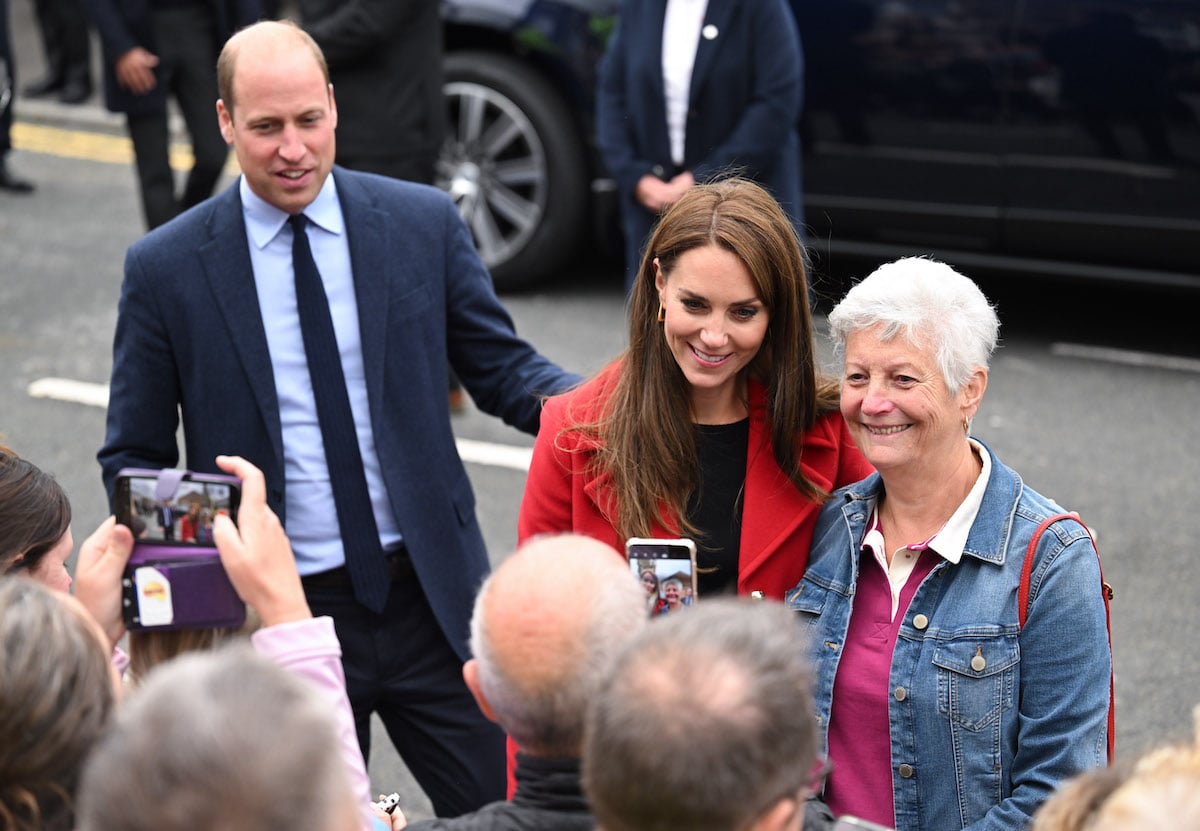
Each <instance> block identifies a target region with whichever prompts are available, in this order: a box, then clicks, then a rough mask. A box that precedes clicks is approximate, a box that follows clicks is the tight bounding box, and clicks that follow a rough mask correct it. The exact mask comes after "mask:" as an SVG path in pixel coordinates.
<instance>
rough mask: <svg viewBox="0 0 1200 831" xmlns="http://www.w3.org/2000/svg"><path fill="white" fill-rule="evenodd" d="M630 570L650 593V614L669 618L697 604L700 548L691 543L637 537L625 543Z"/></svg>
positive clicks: (647, 595)
mask: <svg viewBox="0 0 1200 831" xmlns="http://www.w3.org/2000/svg"><path fill="white" fill-rule="evenodd" d="M625 556H626V558H627V559H628V560H629V569H630V571H632V572H633V574H634V576H635V577H637V578H638V580H640V581H641V583H642V587H643V588H644V589H645V590H646V610H647V612H648V614H650V615H651V616H652V617H653V616H654V615H667V614H671V613H672V612H679V611H682V610H684V609H687V608H690V607H691V606H692V605H693V604H695V603H696V601H697V598H698V595H697V593H696V544H695V543H694V542H693V541H692V540H689V539H682V538H681V539H649V538H642V537H633V538H630V539H629V540H627V541H626V543H625Z"/></svg>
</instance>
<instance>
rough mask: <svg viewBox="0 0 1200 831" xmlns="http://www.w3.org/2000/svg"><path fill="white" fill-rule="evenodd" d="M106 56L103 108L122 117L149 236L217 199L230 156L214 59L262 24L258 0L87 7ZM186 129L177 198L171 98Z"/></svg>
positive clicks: (91, 2) (126, 1)
mask: <svg viewBox="0 0 1200 831" xmlns="http://www.w3.org/2000/svg"><path fill="white" fill-rule="evenodd" d="M84 5H85V7H86V8H87V11H88V14H89V15H90V16H91V19H92V22H93V23H94V24H95V27H96V29H97V31H98V32H99V33H100V40H101V42H102V44H103V51H104V101H105V104H106V106H107V107H108V109H109V110H111V111H112V112H123V113H125V117H126V121H127V124H128V128H129V138H130V139H131V140H132V142H133V154H134V160H135V163H136V166H137V175H138V183H139V185H140V187H141V197H142V212H143V214H144V216H145V220H146V228H147V230H153V229H154V228H157V227H158V226H159V225H162V224H164V223H165V222H167V221H168V220H170V219H172V218H173V217H174V216H175V215H176V214H178V213H179V212H181V211H184V210H186V209H188V208H190V207H192V206H193V205H198V204H200V203H201V202H203V201H204V200H205V199H207V198H208V197H210V196H212V194H213V191H214V190H215V189H216V186H217V182H218V181H220V178H221V173H222V172H223V171H224V169H225V159H226V158H227V156H228V154H229V148H228V147H227V146H226V144H225V140H224V139H223V138H222V137H221V131H220V129H219V128H218V127H217V120H216V119H215V118H214V117H213V107H214V106H215V105H216V101H217V97H218V95H217V54H218V53H219V52H220V51H221V46H222V45H223V44H224V43H225V41H226V39H227V38H228V37H229V36H230V35H231V34H233V33H234V32H235V31H236V30H238V29H240V28H241V27H243V26H246V25H248V24H250V23H253V22H254V21H255V20H258V19H259V17H261V11H262V10H261V7H260V6H259V2H258V0H84ZM168 96H173V97H174V98H175V101H176V103H177V104H178V105H179V110H180V113H181V114H182V115H183V119H184V122H185V123H186V124H187V129H188V133H189V135H190V137H191V144H192V155H193V157H194V159H195V161H194V163H193V165H192V168H191V170H190V171H189V173H188V176H187V181H186V183H185V184H184V188H183V192H182V193H180V194H177V193H176V188H175V174H174V172H173V171H172V169H171V161H170V129H169V121H168V110H167V97H168Z"/></svg>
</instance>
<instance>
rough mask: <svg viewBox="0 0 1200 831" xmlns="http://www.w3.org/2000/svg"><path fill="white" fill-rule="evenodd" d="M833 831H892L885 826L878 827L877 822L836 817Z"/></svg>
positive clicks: (849, 817)
mask: <svg viewBox="0 0 1200 831" xmlns="http://www.w3.org/2000/svg"><path fill="white" fill-rule="evenodd" d="M833 831H893V830H892V829H891V828H890V827H888V826H886V825H880V824H879V823H877V822H870V821H869V820H865V819H859V818H858V817H851V816H844V817H838V819H837V822H835V823H834V824H833Z"/></svg>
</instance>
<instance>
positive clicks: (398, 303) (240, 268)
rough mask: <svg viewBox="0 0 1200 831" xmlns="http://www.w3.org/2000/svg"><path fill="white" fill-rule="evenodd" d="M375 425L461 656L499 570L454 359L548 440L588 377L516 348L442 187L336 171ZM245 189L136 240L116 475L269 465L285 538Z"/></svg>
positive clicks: (114, 386)
mask: <svg viewBox="0 0 1200 831" xmlns="http://www.w3.org/2000/svg"><path fill="white" fill-rule="evenodd" d="M333 176H334V180H335V182H336V184H337V192H338V197H339V200H340V202H341V206H342V212H343V214H344V215H345V219H346V228H347V233H348V239H349V245H350V261H351V264H352V266H353V269H354V286H355V293H356V295H357V298H358V309H359V321H360V326H361V329H362V332H361V334H362V352H363V362H364V370H365V373H366V382H367V398H368V401H369V404H370V414H371V426H372V430H373V432H374V436H375V447H376V450H377V452H378V455H379V460H380V463H381V467H382V471H383V477H384V480H385V482H386V485H387V490H388V495H389V498H390V501H391V507H392V511H393V513H394V515H395V518H396V522H397V524H398V525H399V527H400V530H401V533H403V535H404V539H405V543H406V545H407V547H408V550H409V552H410V554H411V556H412V559H413V564H414V566H415V568H416V572H417V576H418V578H419V579H420V581H421V585H422V587H423V588H424V590H425V593H426V595H427V596H428V598H429V602H430V605H431V606H432V607H433V610H434V613H435V615H436V616H437V619H438V621H439V623H440V624H441V626H442V629H443V630H444V632H445V633H446V636H447V638H448V639H449V640H450V643H451V644H452V645H453V646H454V648H455V649H456V650H457V651H458V653H459V655H460V656H461V657H462V658H463V659H464V660H465V659H466V658H467V657H469V653H468V649H467V632H468V624H469V621H470V615H471V607H472V603H473V601H474V595H475V592H476V590H477V589H478V587H479V584H480V583H481V582H482V580H483V578H484V576H485V575H486V574H487V572H488V557H487V552H486V550H485V547H484V542H483V536H482V534H481V533H480V530H479V525H478V523H477V520H476V517H475V495H474V492H473V491H472V489H471V484H470V481H469V480H468V478H467V472H466V469H465V468H464V467H463V463H462V461H461V460H460V459H459V456H458V451H457V450H456V448H455V444H454V434H453V431H452V430H451V425H450V415H449V410H448V408H447V407H446V389H447V387H448V380H447V369H446V367H447V361H449V363H450V364H451V365H453V367H454V371H455V372H456V373H457V374H458V377H459V379H460V380H461V381H462V384H463V386H464V387H465V388H466V389H467V391H468V392H469V393H470V394H471V397H472V399H473V400H474V401H475V403H476V404H477V405H478V406H479V408H480V409H482V410H484V411H485V412H488V413H491V414H492V415H496V416H499V417H500V418H502V419H504V421H505V422H507V423H508V424H510V425H512V426H514V427H517V428H518V429H521V430H524V431H525V432H527V433H531V434H533V433H536V432H537V428H538V421H539V417H540V412H541V397H540V396H541V395H543V394H550V393H554V392H557V391H561V390H563V389H565V388H566V387H568V386H571V385H572V384H574V383H576V382H577V381H578V380H579V379H578V377H576V376H574V375H571V374H569V373H566V372H564V371H563V370H562V369H560V368H559V367H558V366H556V365H555V364H553V363H551V362H550V361H549V360H547V359H546V358H543V357H542V356H540V355H539V354H538V353H537V352H536V351H535V350H534V348H533V347H532V346H531V345H530V344H528V343H526V342H525V341H524V340H522V339H520V338H519V337H518V336H517V335H516V333H515V331H514V328H513V323H512V319H511V318H510V317H509V315H508V313H507V311H505V309H504V307H503V306H502V305H501V304H500V301H499V300H498V299H497V298H496V295H495V292H494V290H493V288H492V282H491V277H490V275H489V274H488V272H487V270H486V269H485V268H484V266H483V264H482V263H481V262H480V260H479V257H478V255H477V254H476V251H475V247H474V244H473V243H472V240H471V236H470V233H469V232H468V230H467V228H466V226H465V225H464V224H463V222H462V220H461V219H460V217H459V215H458V212H457V210H456V209H455V207H454V204H453V203H452V202H451V201H450V199H449V198H448V197H447V196H446V195H445V194H444V193H442V191H440V190H438V189H436V188H432V187H427V186H424V185H417V184H413V183H410V182H402V181H400V180H397V179H389V178H385V177H382V176H374V175H371V174H365V173H356V172H353V171H349V170H344V169H342V168H339V167H336V166H335V167H334V169H333ZM248 245H249V243H248V241H247V236H246V228H245V223H244V221H243V218H242V203H241V197H240V194H239V191H238V186H237V184H236V183H235V184H234V185H233V186H231V187H230V188H228V189H226V190H225V191H224V192H223V193H220V194H218V195H216V196H214V197H213V198H211V199H209V200H207V201H206V202H203V203H201V204H200V205H197V206H196V207H194V208H192V209H191V210H189V211H187V212H185V213H183V214H181V215H180V216H179V217H177V218H176V219H174V220H173V221H171V222H169V223H167V224H166V225H163V226H161V227H159V228H157V229H155V230H154V231H152V232H150V233H149V234H147V235H146V236H145V237H143V238H142V239H141V240H139V241H138V242H136V243H134V244H133V245H132V246H131V247H130V249H129V251H128V253H127V255H126V258H125V279H124V283H123V285H122V289H121V301H120V307H119V313H118V318H117V328H116V334H115V337H114V345H113V368H112V383H111V391H110V400H109V406H108V424H107V434H106V436H105V441H104V446H103V448H101V450H100V452H99V454H98V455H97V458H98V460H99V461H100V465H101V467H102V470H103V477H104V483H105V486H106V487H107V488H108V491H109V494H110V496H111V494H112V485H113V480H114V478H115V476H116V474H117V471H118V470H119V469H120V468H122V467H126V466H130V467H149V468H158V467H175V466H176V465H177V463H178V462H179V449H178V445H177V443H176V432H177V429H178V426H179V413H182V418H183V433H184V443H185V447H186V454H187V456H186V458H187V467H188V468H189V469H191V470H197V471H210V472H212V471H216V466H215V458H216V456H217V455H218V454H236V455H240V456H244V457H245V458H247V459H249V460H250V461H251V462H253V463H254V464H255V465H257V466H258V467H260V468H261V469H262V470H263V472H264V474H265V476H266V482H267V501H268V503H269V504H270V506H271V508H272V510H274V511H275V512H276V513H277V514H279V516H280V518H281V519H282V520H283V522H284V525H285V527H286V524H287V517H286V515H285V513H284V487H285V484H284V460H283V439H282V429H281V427H280V420H279V404H278V400H277V398H276V392H275V381H274V374H273V371H272V367H271V359H270V355H269V353H268V350H267V337H266V332H265V329H264V327H263V322H262V315H261V313H260V311H259V303H258V295H257V293H256V291H255V284H254V276H253V272H252V268H251V264H250V254H249V249H248Z"/></svg>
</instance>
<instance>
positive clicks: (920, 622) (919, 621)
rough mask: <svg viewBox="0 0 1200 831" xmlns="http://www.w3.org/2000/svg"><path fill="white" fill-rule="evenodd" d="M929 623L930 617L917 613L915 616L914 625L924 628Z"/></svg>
mask: <svg viewBox="0 0 1200 831" xmlns="http://www.w3.org/2000/svg"><path fill="white" fill-rule="evenodd" d="M928 625H929V618H927V617H925V615H915V616H914V617H913V626H915V627H917V628H918V629H924V628H925V627H926V626H928Z"/></svg>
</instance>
